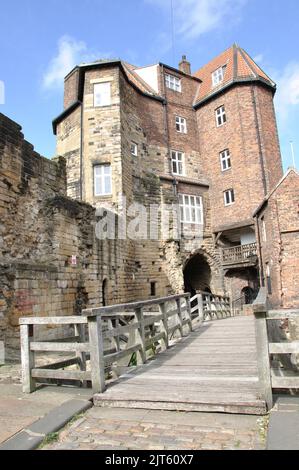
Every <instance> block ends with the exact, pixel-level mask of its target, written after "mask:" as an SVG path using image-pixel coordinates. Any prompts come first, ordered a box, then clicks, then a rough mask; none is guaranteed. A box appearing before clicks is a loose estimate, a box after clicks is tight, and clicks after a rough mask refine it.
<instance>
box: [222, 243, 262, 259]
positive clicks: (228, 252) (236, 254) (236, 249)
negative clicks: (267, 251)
mask: <svg viewBox="0 0 299 470" xmlns="http://www.w3.org/2000/svg"><path fill="white" fill-rule="evenodd" d="M256 256H257V244H256V243H249V244H247V245H238V246H232V247H224V248H222V262H223V264H233V263H239V262H243V263H244V262H249V261H250V260H251V258H253V257H254V258H255V257H256Z"/></svg>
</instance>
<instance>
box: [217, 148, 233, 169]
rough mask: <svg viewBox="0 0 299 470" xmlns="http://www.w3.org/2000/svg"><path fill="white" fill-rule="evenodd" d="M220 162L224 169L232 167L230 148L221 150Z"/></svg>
mask: <svg viewBox="0 0 299 470" xmlns="http://www.w3.org/2000/svg"><path fill="white" fill-rule="evenodd" d="M220 162H221V170H222V171H226V170H229V169H230V168H231V167H232V164H231V157H230V153H229V150H228V149H226V150H223V152H220Z"/></svg>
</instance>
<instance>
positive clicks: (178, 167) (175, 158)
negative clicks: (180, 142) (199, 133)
mask: <svg viewBox="0 0 299 470" xmlns="http://www.w3.org/2000/svg"><path fill="white" fill-rule="evenodd" d="M184 163H185V154H184V153H183V152H177V151H176V150H172V151H171V168H172V173H173V174H174V175H184Z"/></svg>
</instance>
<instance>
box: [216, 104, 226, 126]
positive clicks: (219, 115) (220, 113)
mask: <svg viewBox="0 0 299 470" xmlns="http://www.w3.org/2000/svg"><path fill="white" fill-rule="evenodd" d="M215 114H216V124H217V127H220V126H223V124H225V123H226V113H225V107H224V106H220V108H217V109H216V111H215Z"/></svg>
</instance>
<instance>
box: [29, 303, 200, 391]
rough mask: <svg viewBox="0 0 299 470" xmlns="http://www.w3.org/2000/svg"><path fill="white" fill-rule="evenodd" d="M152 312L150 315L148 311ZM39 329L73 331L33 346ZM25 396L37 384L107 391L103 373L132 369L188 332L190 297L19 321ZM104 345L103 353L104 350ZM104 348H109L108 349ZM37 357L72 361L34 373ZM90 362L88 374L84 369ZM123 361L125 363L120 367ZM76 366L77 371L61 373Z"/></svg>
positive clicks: (46, 367)
mask: <svg viewBox="0 0 299 470" xmlns="http://www.w3.org/2000/svg"><path fill="white" fill-rule="evenodd" d="M146 309H147V310H150V311H147V312H146ZM38 325H53V326H57V327H58V326H66V325H67V326H73V327H74V332H75V336H74V337H72V338H67V339H60V340H55V341H35V338H34V336H35V331H34V330H35V327H36V326H38ZM20 329H21V356H22V374H23V391H24V393H31V392H32V391H34V390H35V388H36V382H41V383H45V382H46V381H47V380H49V379H51V380H53V379H56V380H67V381H69V380H75V381H78V380H79V381H81V382H82V383H84V384H86V382H88V381H91V383H92V388H93V390H94V391H95V392H103V391H104V390H105V371H106V370H107V368H109V367H111V366H112V365H113V364H121V363H123V364H125V365H128V364H129V361H130V359H131V358H132V355H134V354H135V356H136V361H134V362H135V363H136V364H141V363H144V362H145V361H146V360H147V357H148V356H149V355H152V356H153V355H155V354H156V353H158V352H159V351H160V350H164V349H166V348H168V347H169V341H170V338H173V337H174V335H175V334H176V333H178V334H179V336H180V337H182V336H183V335H184V334H185V332H186V330H187V333H189V332H190V331H192V322H191V308H190V296H189V294H183V295H175V296H170V297H164V298H159V299H153V300H148V301H145V302H135V303H129V304H121V305H113V306H110V307H101V308H94V309H88V310H84V311H83V312H82V316H72V317H47V318H21V319H20ZM105 343H106V348H105V346H104V345H105ZM107 345H108V346H107ZM36 352H47V353H57V352H63V353H72V352H73V353H75V357H72V358H69V359H65V360H62V361H60V362H56V363H52V364H50V365H49V364H48V365H46V366H42V367H37V366H36V361H35V353H36ZM87 360H90V370H87V368H86V363H87ZM122 361H125V362H122ZM73 365H77V366H79V368H80V370H69V369H68V370H64V369H65V368H68V367H69V366H73Z"/></svg>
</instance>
